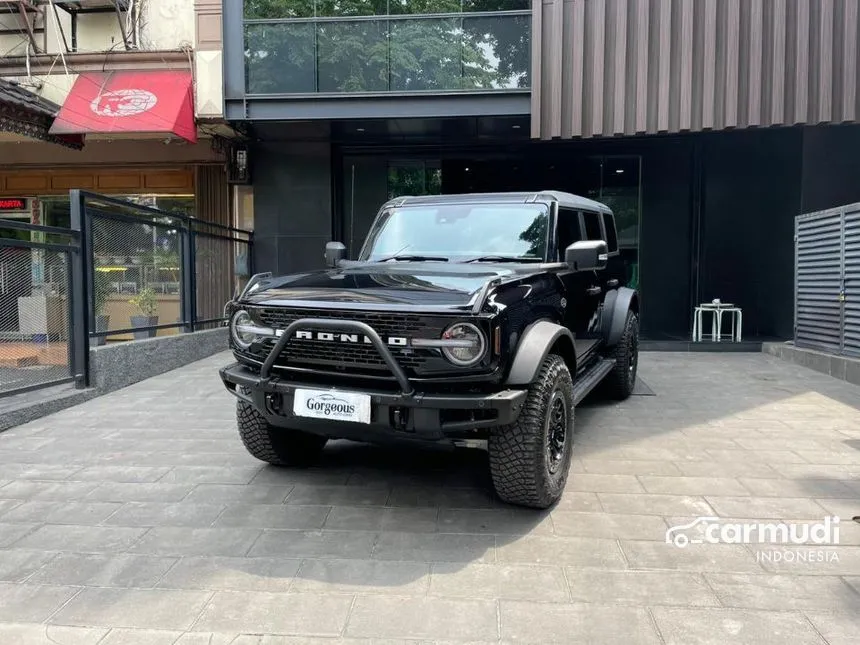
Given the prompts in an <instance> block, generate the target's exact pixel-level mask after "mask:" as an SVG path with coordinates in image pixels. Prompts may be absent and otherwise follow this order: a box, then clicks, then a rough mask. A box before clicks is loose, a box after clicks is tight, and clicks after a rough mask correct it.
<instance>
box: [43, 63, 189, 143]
mask: <svg viewBox="0 0 860 645" xmlns="http://www.w3.org/2000/svg"><path fill="white" fill-rule="evenodd" d="M151 132H164V133H167V132H172V133H173V134H175V135H177V136H179V137H182V138H183V139H186V140H188V141H190V142H192V143H196V141H197V127H196V125H195V123H194V94H193V89H192V82H191V72H179V71H169V72H166V71H160V72H105V73H94V74H81V75H80V76H78V79H77V80H76V81H75V84H74V86H73V87H72V90H71V91H70V92H69V96H68V97H67V98H66V101H65V103H64V104H63V107H62V108H61V109H60V113H59V114H58V115H57V118H56V119H54V123H53V125H52V126H51V129H50V133H51V134H57V135H59V134H87V133H99V134H110V133H151Z"/></svg>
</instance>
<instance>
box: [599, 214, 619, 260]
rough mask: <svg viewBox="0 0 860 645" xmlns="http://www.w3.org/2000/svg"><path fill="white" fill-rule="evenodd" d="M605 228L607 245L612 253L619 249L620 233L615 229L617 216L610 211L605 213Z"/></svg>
mask: <svg viewBox="0 0 860 645" xmlns="http://www.w3.org/2000/svg"><path fill="white" fill-rule="evenodd" d="M603 230H605V231H606V246H607V248H608V249H609V252H610V253H615V251H617V250H618V233H616V231H615V218H614V217H612V215H610V214H609V213H603Z"/></svg>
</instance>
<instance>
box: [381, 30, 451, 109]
mask: <svg viewBox="0 0 860 645" xmlns="http://www.w3.org/2000/svg"><path fill="white" fill-rule="evenodd" d="M460 23H461V20H460V19H459V18H439V19H436V18H434V19H429V20H401V21H392V22H391V23H390V38H389V48H390V56H391V68H390V81H391V82H390V85H389V89H390V90H392V91H395V92H414V91H422V90H447V89H456V88H459V87H460V76H461V71H462V68H461V64H460V55H461V42H462V41H461V31H460Z"/></svg>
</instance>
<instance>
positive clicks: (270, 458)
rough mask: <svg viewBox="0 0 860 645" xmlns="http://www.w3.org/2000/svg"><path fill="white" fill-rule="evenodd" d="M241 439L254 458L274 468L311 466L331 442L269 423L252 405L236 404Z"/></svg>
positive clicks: (238, 402) (242, 402)
mask: <svg viewBox="0 0 860 645" xmlns="http://www.w3.org/2000/svg"><path fill="white" fill-rule="evenodd" d="M236 421H237V422H238V426H239V436H240V437H241V438H242V443H243V444H244V446H245V449H246V450H247V451H248V453H250V454H251V456H253V457H256V458H257V459H259V460H260V461H265V462H268V463H270V464H273V465H275V466H308V465H310V464H312V463H313V462H314V461H316V460H317V458H318V457H319V456H320V453H322V450H323V448H324V447H325V445H326V442H327V441H328V439H327V438H326V437H321V436H318V435H314V434H309V433H307V432H301V431H299V430H290V429H288V428H278V427H275V426H273V425H271V424H270V423H268V422H267V421H266V419H265V417H263V415H262V414H260V413H259V412H258V411H257V410H256V409H255V408H254V406H252V405H249V404H248V403H245V402H244V401H237V402H236Z"/></svg>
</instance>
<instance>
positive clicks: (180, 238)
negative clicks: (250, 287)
mask: <svg viewBox="0 0 860 645" xmlns="http://www.w3.org/2000/svg"><path fill="white" fill-rule="evenodd" d="M141 199H145V198H141ZM68 221H69V226H68V228H58V227H48V226H37V225H33V224H30V223H26V222H22V221H13V220H9V219H0V396H2V395H5V394H9V393H13V392H15V393H17V392H21V391H23V390H26V389H33V388H36V387H43V386H46V385H51V384H59V383H64V382H71V381H73V382H76V383H77V384H78V386H79V387H85V386H87V385H88V384H89V374H88V357H89V348H90V347H91V346H98V345H104V344H106V343H113V342H122V341H129V340H138V339H144V338H152V337H155V336H164V335H171V334H178V333H189V332H195V331H200V330H205V329H211V328H213V327H216V326H219V325H221V324H222V323H223V308H224V303H225V302H226V301H227V300H229V299H230V297H231V295H232V294H233V293H234V292H235V291H236V290H237V289H240V288H241V287H242V286H243V285H244V283H245V282H246V281H247V279H248V278H249V277H250V275H252V273H253V266H252V258H253V234H252V233H251V232H250V231H245V230H241V229H236V228H232V227H229V226H224V225H221V224H216V223H212V222H207V221H204V220H201V219H197V218H193V217H189V216H187V215H183V214H179V213H171V212H166V211H163V210H159V209H157V208H154V207H152V206H148V205H146V204H145V203H136V202H133V201H130V200H127V199H115V198H112V197H106V196H104V195H99V194H95V193H89V192H86V191H79V190H73V191H71V192H70V194H69V214H68Z"/></svg>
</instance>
